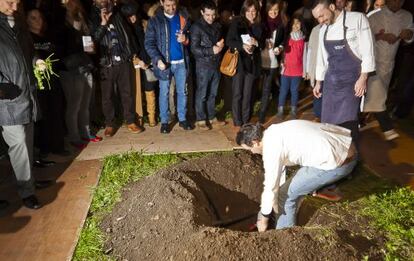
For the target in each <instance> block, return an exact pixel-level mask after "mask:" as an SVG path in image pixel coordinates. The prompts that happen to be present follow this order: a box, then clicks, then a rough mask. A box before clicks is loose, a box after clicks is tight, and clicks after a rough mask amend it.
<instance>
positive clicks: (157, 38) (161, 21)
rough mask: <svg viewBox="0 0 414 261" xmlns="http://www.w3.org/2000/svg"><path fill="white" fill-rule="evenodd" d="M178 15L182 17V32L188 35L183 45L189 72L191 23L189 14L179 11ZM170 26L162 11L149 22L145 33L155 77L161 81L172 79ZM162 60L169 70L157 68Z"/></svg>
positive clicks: (146, 45)
mask: <svg viewBox="0 0 414 261" xmlns="http://www.w3.org/2000/svg"><path fill="white" fill-rule="evenodd" d="M178 15H179V16H180V26H181V30H182V31H183V32H184V34H186V38H187V40H186V41H185V42H184V43H182V45H181V46H182V50H183V54H184V61H185V66H186V68H187V72H188V71H189V70H188V68H189V62H190V59H189V53H188V45H189V40H188V39H189V35H188V32H189V28H190V22H189V19H188V14H187V12H185V11H183V10H179V11H178ZM169 27H170V25H169V23H168V20H167V18H166V17H165V15H164V10H162V9H160V10H158V12H157V13H156V14H155V16H154V17H153V18H151V19H150V20H149V22H148V27H147V32H146V33H145V42H144V44H145V50H146V51H147V53H148V55H149V56H150V57H151V61H152V64H153V66H154V74H155V77H157V79H159V80H164V81H165V80H169V79H170V78H171V71H170V66H169V65H170V62H171V61H170V53H169V50H170V43H169V39H170V28H169ZM159 60H161V61H163V62H164V63H165V64H166V65H167V69H165V70H160V69H159V68H158V66H157V64H158V61H159Z"/></svg>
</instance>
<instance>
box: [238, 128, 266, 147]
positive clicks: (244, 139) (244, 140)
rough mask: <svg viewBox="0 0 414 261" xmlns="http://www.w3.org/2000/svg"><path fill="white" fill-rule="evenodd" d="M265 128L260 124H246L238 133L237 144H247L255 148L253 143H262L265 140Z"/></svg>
mask: <svg viewBox="0 0 414 261" xmlns="http://www.w3.org/2000/svg"><path fill="white" fill-rule="evenodd" d="M263 132H264V128H263V126H262V125H261V124H260V123H257V124H253V123H247V124H244V125H243V126H242V127H241V128H240V131H239V132H238V133H237V136H236V142H237V144H239V145H242V144H246V145H247V146H249V147H251V146H253V141H261V140H262V138H263Z"/></svg>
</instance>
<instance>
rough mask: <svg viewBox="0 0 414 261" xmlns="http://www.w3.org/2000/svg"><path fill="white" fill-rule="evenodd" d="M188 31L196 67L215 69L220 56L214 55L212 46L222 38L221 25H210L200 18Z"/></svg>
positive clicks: (215, 23) (216, 23)
mask: <svg viewBox="0 0 414 261" xmlns="http://www.w3.org/2000/svg"><path fill="white" fill-rule="evenodd" d="M190 31H191V34H190V36H191V40H190V43H191V52H192V53H193V55H194V58H195V60H196V64H197V67H199V66H201V67H204V68H211V69H217V68H218V67H219V64H220V57H221V54H220V53H218V54H214V52H213V46H215V45H216V43H217V42H218V41H219V40H220V39H221V38H222V31H221V25H220V24H219V23H218V22H214V23H213V24H211V25H210V24H208V23H207V22H206V21H205V20H204V19H203V18H200V19H199V20H198V21H197V22H195V23H194V24H193V25H192V26H191V28H190Z"/></svg>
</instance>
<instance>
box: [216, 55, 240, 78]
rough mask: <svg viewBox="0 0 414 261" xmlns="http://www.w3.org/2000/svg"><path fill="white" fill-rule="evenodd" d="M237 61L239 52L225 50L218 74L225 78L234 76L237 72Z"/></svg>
mask: <svg viewBox="0 0 414 261" xmlns="http://www.w3.org/2000/svg"><path fill="white" fill-rule="evenodd" d="M238 60H239V52H238V51H237V49H234V52H232V51H231V50H230V49H227V51H226V53H225V54H224V56H223V60H221V64H220V72H221V73H222V74H224V75H227V76H230V77H231V76H234V75H235V74H236V71H237V62H238Z"/></svg>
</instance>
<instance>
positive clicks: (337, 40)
mask: <svg viewBox="0 0 414 261" xmlns="http://www.w3.org/2000/svg"><path fill="white" fill-rule="evenodd" d="M312 13H313V16H314V17H315V18H316V19H317V20H318V22H319V24H322V25H323V26H322V27H321V30H320V33H319V49H318V54H317V64H316V80H317V83H316V86H315V88H314V89H313V93H314V95H315V96H316V97H321V96H322V95H323V99H322V118H321V122H326V123H331V124H336V125H340V126H342V127H345V128H347V129H350V130H351V136H352V138H353V139H354V141H355V142H356V143H358V113H359V111H360V109H359V108H360V103H361V97H362V96H363V95H364V94H365V91H366V89H367V78H368V73H370V72H373V71H375V57H374V45H373V36H372V33H371V29H370V26H369V23H368V19H367V18H366V17H365V15H364V14H362V13H358V12H347V11H345V10H339V9H338V8H337V7H336V6H335V0H316V3H315V7H314V8H313V10H312ZM322 81H323V90H322V89H321V85H320V84H321V82H322Z"/></svg>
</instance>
